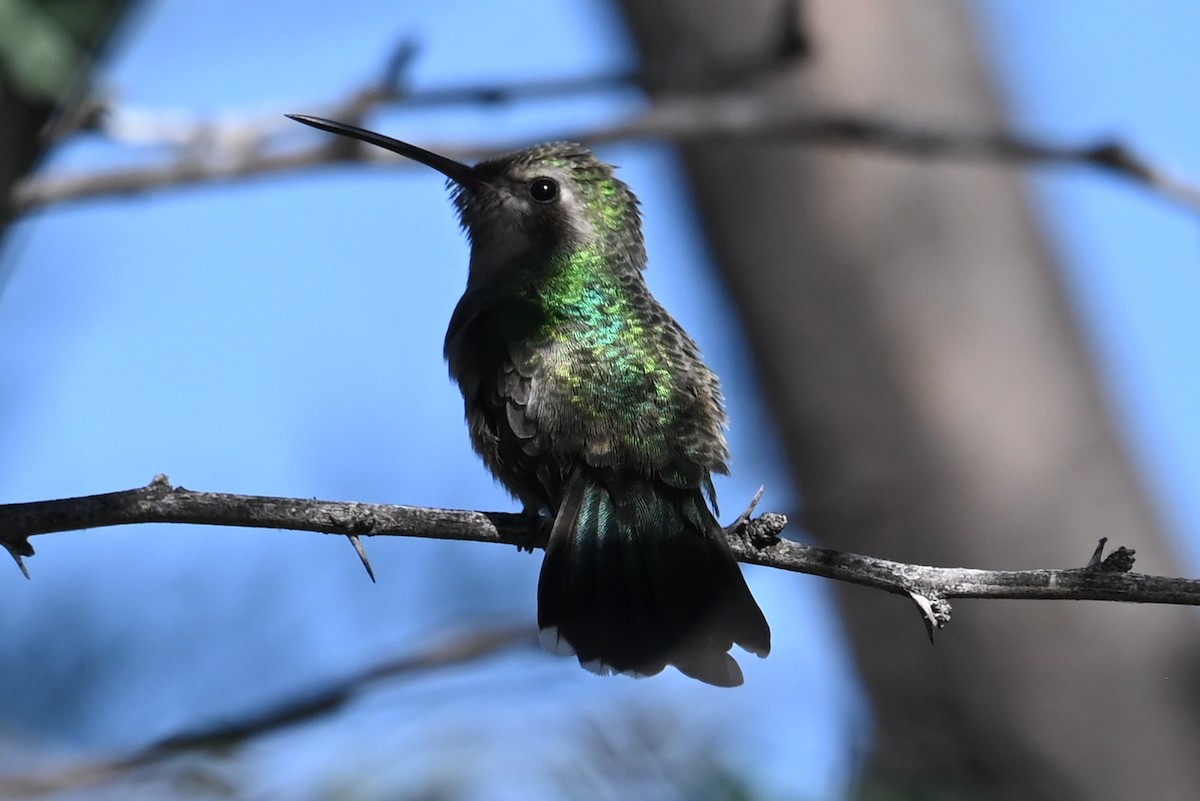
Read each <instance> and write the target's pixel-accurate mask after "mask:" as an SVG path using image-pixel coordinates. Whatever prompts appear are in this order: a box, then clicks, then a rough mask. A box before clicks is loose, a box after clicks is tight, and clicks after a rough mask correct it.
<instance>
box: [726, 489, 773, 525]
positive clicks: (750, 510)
mask: <svg viewBox="0 0 1200 801" xmlns="http://www.w3.org/2000/svg"><path fill="white" fill-rule="evenodd" d="M766 491H767V485H766V484H762V485H760V486H759V488H758V492H756V493H754V497H753V498H751V499H750V503H749V504H748V505H747V506H746V511H744V512H742V513H741V514H740V515H738V518H737V520H734V521H733V522H732V523H730V524H729V525H728V526H726V527H725V533H726V534H732V533H733V532H735V531H737V530H738V529H739V528H741V527H742V526H744V525H746V523H748V522H750V516H751V515H753V514H754V510H755V509H756V508H757V507H758V502H759V501H761V500H762V496H763V493H764V492H766Z"/></svg>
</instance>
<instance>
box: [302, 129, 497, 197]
mask: <svg viewBox="0 0 1200 801" xmlns="http://www.w3.org/2000/svg"><path fill="white" fill-rule="evenodd" d="M284 116H285V117H287V118H288V119H290V120H295V121H296V122H302V123H304V124H305V125H311V126H312V127H313V128H318V129H320V130H322V131H328V132H329V133H334V134H338V135H340V136H349V137H351V138H352V139H358V140H361V141H363V142H366V143H367V144H371V145H375V146H376V147H382V148H383V149H384V150H390V151H392V152H393V153H399V154H400V155H401V156H404V157H405V158H410V159H412V160H413V161H417V162H420V163H421V164H424V165H425V166H426V167H432V168H433V169H435V170H437V171H438V172H440V173H441V174H442V175H444V176H446V177H447V178H449V179H450V180H452V181H454V182H455V183H457V184H459V185H461V186H464V187H467V188H468V189H475V188H477V187H479V186H481V182H480V180H479V177H478V176H477V175H476V174H475V170H474V169H473V168H472V167H471V166H470V165H467V164H463V163H462V162H461V161H455V160H454V159H450V158H446V157H445V156H439V155H438V154H437V153H433V152H431V151H428V150H426V149H424V148H421V147H417V146H416V145H410V144H409V143H408V142H401V141H400V140H399V139H393V138H392V137H390V136H384V135H383V134H379V133H375V132H374V131H368V130H367V129H365V128H359V127H357V126H354V125H347V124H346V123H344V122H335V121H333V120H327V119H324V118H322V117H310V116H308V115H307V114H285V115H284Z"/></svg>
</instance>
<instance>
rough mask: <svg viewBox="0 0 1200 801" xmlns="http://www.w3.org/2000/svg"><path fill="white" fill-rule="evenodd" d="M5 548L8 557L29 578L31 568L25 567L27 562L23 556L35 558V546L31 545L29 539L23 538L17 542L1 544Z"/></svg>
mask: <svg viewBox="0 0 1200 801" xmlns="http://www.w3.org/2000/svg"><path fill="white" fill-rule="evenodd" d="M0 545H3V546H4V550H6V551H8V555H9V556H11V557H12V558H13V561H14V562H16V563H17V567H18V568H20V570H21V573H22V574H24V576H25V578H29V568H28V567H26V566H25V560H24V559H22V558H21V557H22V556H33V546H32V545H30V544H29V538H28V537H21V538H19V539H18V540H17V541H16V542H0Z"/></svg>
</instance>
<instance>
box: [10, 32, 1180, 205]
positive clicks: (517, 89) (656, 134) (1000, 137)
mask: <svg viewBox="0 0 1200 801" xmlns="http://www.w3.org/2000/svg"><path fill="white" fill-rule="evenodd" d="M405 52H406V51H403V50H402V51H401V55H400V56H397V57H396V58H394V59H393V60H392V62H391V65H390V67H389V71H388V74H387V76H385V79H384V81H383V82H382V83H381V84H380V85H377V86H368V87H366V88H362V89H359V90H357V91H355V92H352V93H350V94H349V95H348V97H347V98H346V99H344V100H342V101H340V102H337V103H332V104H328V103H326V104H320V105H319V106H318V107H317V108H316V109H315V111H316V112H317V113H319V114H321V115H322V116H329V117H332V118H334V119H338V120H341V121H343V122H349V123H351V124H361V123H362V122H363V120H364V118H365V117H366V116H367V115H368V114H369V113H370V112H371V111H372V110H374V109H376V108H378V107H380V106H384V105H392V106H401V107H404V108H422V107H437V106H449V105H462V104H470V103H475V104H500V103H511V102H518V101H520V100H524V99H527V98H545V97H556V96H558V97H565V96H572V95H578V94H581V93H585V92H595V91H603V90H608V91H618V90H625V89H628V88H630V87H631V86H632V84H633V81H634V78H635V76H632V75H630V74H627V73H618V74H613V75H600V76H594V77H582V78H565V79H554V80H547V81H537V82H529V83H521V84H513V85H500V86H480V87H463V88H446V89H435V90H430V91H426V92H406V91H404V90H403V89H402V88H399V87H398V86H397V80H398V79H397V74H398V72H399V71H400V70H401V69H402V67H403V66H404V65H406V64H407V63H408V60H407V59H408V58H409V57H408V56H405V55H404V53H405ZM397 64H399V65H400V66H396V65H397ZM299 110H301V111H306V112H307V111H309V109H299ZM92 119H93V120H94V122H93V123H92V124H94V125H96V126H98V127H99V128H100V130H102V131H103V132H104V133H105V134H106V135H108V136H109V137H110V138H113V139H116V140H125V141H130V142H136V143H138V144H147V143H153V144H159V145H164V144H165V145H168V146H171V147H172V148H173V149H174V150H175V158H174V159H173V160H171V161H168V162H166V163H161V164H153V165H147V166H141V167H133V168H125V169H119V170H109V171H98V172H86V173H77V174H70V173H68V174H63V175H36V176H34V177H32V178H29V179H27V180H25V181H24V182H23V183H21V184H19V185H18V186H17V187H16V189H15V190H14V192H13V196H12V198H11V199H10V202H11V205H12V208H13V209H14V211H15V212H16V213H29V212H33V211H36V210H38V209H41V208H44V207H46V206H48V205H52V204H56V203H64V202H69V201H77V200H83V199H86V198H93V197H102V196H110V195H121V194H132V193H138V192H145V191H150V190H154V189H161V188H166V187H172V186H189V185H194V184H205V183H218V182H226V181H232V180H237V179H242V178H247V177H250V176H255V175H268V174H272V173H279V172H289V171H294V170H299V169H303V168H307V167H314V166H318V165H332V164H344V163H347V162H382V163H388V164H391V165H395V166H403V167H412V166H414V164H413V162H411V161H409V160H406V159H401V158H400V157H398V156H395V155H394V154H390V153H384V152H383V151H380V150H379V149H378V148H373V147H370V146H369V145H364V144H363V143H361V142H356V141H353V140H348V139H338V138H331V137H324V138H322V139H319V140H315V139H314V140H312V141H316V142H318V144H316V145H309V146H307V147H304V148H301V149H290V150H284V149H282V148H281V146H280V140H282V139H287V138H293V137H295V136H296V135H297V134H298V133H299V132H298V131H297V130H296V126H293V125H290V124H289V123H288V122H287V121H285V120H284V119H283V117H282V114H280V115H278V116H272V117H270V118H266V119H243V120H235V121H233V122H219V123H218V122H212V121H205V120H199V119H188V120H182V121H181V120H179V119H178V118H177V117H176V118H172V117H170V116H167V115H160V116H159V117H158V118H156V117H155V116H154V115H147V114H141V115H138V114H131V113H127V114H119V113H118V112H117V111H116V110H113V109H109V110H108V111H106V112H103V113H98V114H96V115H94V116H93V117H92ZM546 138H561V139H574V140H579V141H583V142H586V143H592V144H595V143H600V142H611V141H618V140H628V139H646V138H653V139H669V140H673V141H677V142H683V141H689V140H696V139H708V140H712V139H727V140H759V141H772V142H781V143H788V142H790V143H796V144H805V145H818V146H831V147H858V148H867V149H871V150H875V151H878V152H884V153H891V154H893V155H897V156H902V157H906V158H929V159H959V160H973V161H983V162H997V163H1015V164H1029V165H1036V166H1055V165H1059V166H1061V165H1066V166H1079V167H1086V168H1090V169H1094V170H1100V171H1102V172H1105V173H1107V174H1109V175H1112V176H1115V177H1118V178H1123V179H1125V180H1128V181H1131V182H1133V183H1135V184H1137V185H1139V186H1141V187H1143V188H1144V189H1147V190H1149V191H1151V192H1155V193H1157V194H1159V195H1160V196H1162V197H1164V198H1166V199H1168V200H1171V201H1173V202H1174V203H1177V204H1179V205H1180V206H1183V207H1184V208H1186V209H1188V210H1190V211H1193V212H1200V186H1196V185H1194V184H1192V183H1188V182H1186V181H1184V180H1182V179H1180V178H1178V177H1176V176H1174V175H1172V174H1171V173H1170V172H1168V171H1167V170H1165V169H1163V168H1161V167H1159V166H1157V165H1155V164H1153V163H1152V162H1151V161H1150V160H1148V159H1146V158H1144V157H1143V156H1141V155H1139V154H1137V153H1135V152H1134V151H1133V150H1132V149H1130V148H1129V147H1128V146H1126V145H1124V144H1122V143H1120V142H1116V141H1101V142H1096V143H1092V144H1082V145H1068V144H1054V143H1048V142H1042V141H1038V140H1035V139H1031V138H1027V137H1023V136H1021V135H1018V134H1015V133H1009V132H1002V131H1001V132H977V131H961V130H960V131H954V130H949V129H941V128H936V127H929V126H928V125H925V124H920V123H914V122H909V121H905V120H900V119H889V118H885V117H875V116H871V115H866V114H858V113H851V112H845V111H840V110H836V109H835V110H830V109H812V108H807V107H804V106H802V105H800V104H798V103H794V104H787V103H782V104H781V103H780V102H779V100H778V99H777V98H767V97H765V96H764V95H763V94H762V93H760V92H755V91H753V90H746V89H744V88H743V89H742V90H740V91H737V92H726V93H719V92H708V93H703V94H694V95H679V96H675V97H667V98H660V99H658V100H656V101H655V102H654V104H653V105H651V106H650V107H649V108H648V109H647V110H646V111H645V112H644V113H642V114H640V115H638V116H635V117H634V118H632V119H630V120H626V121H623V122H618V123H616V124H610V125H603V126H599V127H594V128H591V129H580V130H572V131H563V132H559V133H558V134H557V135H549V136H547V137H546ZM524 144H527V143H524ZM425 145H426V146H428V147H429V148H430V149H432V150H436V151H438V152H441V153H444V154H445V155H448V156H451V157H455V158H470V157H480V156H487V155H494V154H496V153H499V152H503V151H506V150H511V149H514V148H515V147H518V146H521V143H512V144H511V145H510V146H497V144H495V143H492V144H483V143H475V144H471V145H468V146H462V145H461V144H460V145H457V146H455V145H450V146H440V147H439V146H438V145H437V143H425Z"/></svg>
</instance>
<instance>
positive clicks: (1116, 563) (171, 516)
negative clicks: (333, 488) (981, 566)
mask: <svg viewBox="0 0 1200 801" xmlns="http://www.w3.org/2000/svg"><path fill="white" fill-rule="evenodd" d="M131 523H194V524H206V525H216V526H240V527H248V528H283V529H294V530H298V531H317V532H322V533H325V534H338V535H342V536H358V537H368V536H404V537H432V538H436V539H449V540H465V541H472V542H493V543H503V544H507V545H516V546H518V547H520V548H534V547H537V548H541V547H544V546H545V543H546V535H547V532H546V529H545V527H544V526H543V527H540V528H538V527H531V526H530V519H529V518H528V517H526V516H525V515H521V514H514V513H505V512H475V511H466V510H457V509H428V508H423V507H416V506H388V505H382V504H367V503H350V502H337V501H318V500H308V499H302V498H274V497H266V496H258V495H232V494H227V493H214V492H195V491H193V490H189V489H184V488H183V487H174V486H172V485H171V484H170V482H169V481H168V480H167V478H166V476H161V475H160V476H157V477H156V478H155V479H154V480H153V481H152V482H150V484H149V485H147V486H145V487H141V488H139V489H132V490H126V491H123V492H113V493H108V494H104V495H88V496H84V497H80V498H64V499H61V500H53V501H39V502H34V503H15V504H7V505H0V545H3V546H4V547H5V548H7V549H8V551H9V553H11V554H12V555H13V557H14V558H15V559H16V560H17V563H18V564H19V565H21V566H22V570H24V565H23V563H22V557H25V556H32V555H33V546H32V545H31V544H30V542H29V538H30V537H32V536H35V535H39V534H49V533H52V532H59V531H73V530H81V529H88V528H98V527H102V526H117V525H126V524H131ZM786 525H787V518H785V517H784V516H783V515H779V514H764V515H761V516H759V517H749V516H743V517H742V518H739V520H738V521H737V522H735V524H734V525H733V526H731V527H730V528H729V529H728V530H727V532H726V533H727V536H728V537H729V542H730V546H731V547H732V549H733V552H734V554H735V555H736V556H737V558H738V559H739V560H741V561H743V562H746V563H747V564H754V565H763V566H766V567H774V568H779V569H782V570H791V571H794V572H797V573H807V574H810V575H814V576H824V577H825V578H830V579H834V580H836V581H845V582H849V583H852V584H860V585H862V586H864V587H872V588H874V589H878V590H883V591H885V592H890V593H894V594H897V595H903V596H907V597H909V598H910V599H912V600H913V601H914V602H916V603H917V605H918V607H920V608H921V610H922V613H923V616H924V618H925V620H926V623H927V625H928V626H930V630H931V633H932V629H933V628H941V627H942V626H944V625H945V624H946V623H947V622H948V621H949V619H950V606H949V603H948V599H950V598H1008V599H1041V600H1077V601H1078V600H1091V601H1126V602H1136V603H1157V604H1183V605H1189V606H1197V605H1200V580H1197V579H1185V578H1169V577H1165V576H1151V575H1146V574H1143V573H1134V572H1131V569H1132V567H1133V555H1134V552H1133V551H1132V550H1130V549H1128V548H1118V549H1117V550H1116V551H1114V552H1113V553H1112V554H1110V555H1109V557H1108V558H1107V559H1103V560H1101V559H1100V558H1099V553H1100V549H1102V548H1103V545H1104V540H1101V543H1100V548H1098V549H1097V554H1094V555H1093V557H1092V559H1091V561H1090V562H1089V563H1088V564H1087V566H1085V567H1080V568H1067V569H1056V568H1044V569H1038V570H978V569H973V568H956V567H929V566H925V565H912V564H906V563H903V562H893V561H890V560H887V559H877V558H875V557H872V556H862V555H859V554H852V553H844V552H841V551H835V550H832V549H829V548H821V547H818V546H815V545H807V544H804V543H800V542H795V541H792V540H783V539H780V537H779V534H780V533H781V532H782V531H783V528H784V527H785V526H786ZM26 575H28V574H26Z"/></svg>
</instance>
